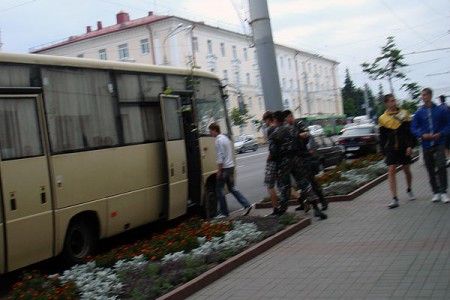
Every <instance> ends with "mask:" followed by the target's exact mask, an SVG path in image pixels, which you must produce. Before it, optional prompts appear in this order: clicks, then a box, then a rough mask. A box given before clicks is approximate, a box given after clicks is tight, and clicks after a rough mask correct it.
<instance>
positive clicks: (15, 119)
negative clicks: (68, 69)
mask: <svg viewBox="0 0 450 300" xmlns="http://www.w3.org/2000/svg"><path fill="white" fill-rule="evenodd" d="M0 146H1V157H2V160H7V159H14V158H22V157H31V156H39V155H43V150H42V143H41V139H40V136H39V122H38V117H37V108H36V101H35V100H34V99H30V98H6V99H5V98H1V99H0Z"/></svg>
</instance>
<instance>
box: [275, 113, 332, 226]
mask: <svg viewBox="0 0 450 300" xmlns="http://www.w3.org/2000/svg"><path fill="white" fill-rule="evenodd" d="M273 116H274V118H275V119H276V120H277V121H278V122H279V124H280V125H278V126H277V127H276V128H275V129H274V131H273V133H272V135H271V136H270V144H269V151H270V155H271V157H272V159H274V160H275V161H276V162H277V166H278V189H279V190H280V201H279V205H280V206H279V209H278V211H279V214H280V215H282V214H283V213H285V212H286V210H287V208H288V201H289V198H290V191H291V177H290V175H291V174H292V175H293V176H294V178H295V181H296V184H297V187H298V188H300V189H301V190H302V193H305V192H306V195H307V197H308V196H309V195H310V194H311V193H310V191H311V185H310V183H309V181H308V176H307V173H306V171H307V169H306V168H304V167H302V162H301V160H300V159H299V158H298V155H297V151H296V143H297V142H298V141H297V139H298V138H299V136H298V134H297V132H296V131H295V130H294V128H293V127H292V126H291V125H289V124H287V123H284V114H283V112H281V111H276V112H275V113H274V115H273ZM311 202H312V204H313V207H314V215H315V216H316V217H319V218H320V219H326V218H327V215H325V214H324V213H322V212H321V210H320V209H319V207H318V206H317V203H316V201H315V200H312V201H311Z"/></svg>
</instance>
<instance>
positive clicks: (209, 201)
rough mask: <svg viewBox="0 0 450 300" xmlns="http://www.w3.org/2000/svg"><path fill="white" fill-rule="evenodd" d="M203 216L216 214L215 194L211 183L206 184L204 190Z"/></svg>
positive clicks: (209, 216)
mask: <svg viewBox="0 0 450 300" xmlns="http://www.w3.org/2000/svg"><path fill="white" fill-rule="evenodd" d="M204 214H205V218H207V219H210V218H212V217H214V216H215V215H216V214H217V195H216V191H215V188H214V186H213V185H208V186H207V187H206V192H205V205H204Z"/></svg>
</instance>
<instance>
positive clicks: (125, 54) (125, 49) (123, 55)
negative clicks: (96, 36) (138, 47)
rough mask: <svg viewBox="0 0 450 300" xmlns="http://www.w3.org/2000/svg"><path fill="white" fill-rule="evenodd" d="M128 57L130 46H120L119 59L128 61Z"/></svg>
mask: <svg viewBox="0 0 450 300" xmlns="http://www.w3.org/2000/svg"><path fill="white" fill-rule="evenodd" d="M128 57H129V55H128V44H122V45H119V59H127V58H128Z"/></svg>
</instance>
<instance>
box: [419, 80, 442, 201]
mask: <svg viewBox="0 0 450 300" xmlns="http://www.w3.org/2000/svg"><path fill="white" fill-rule="evenodd" d="M421 95H422V100H423V104H424V105H423V106H422V107H421V108H419V109H418V110H417V111H416V113H415V114H414V118H413V120H412V123H411V131H412V133H413V134H414V135H415V136H417V137H418V138H421V139H422V149H423V159H424V161H425V166H426V168H427V171H428V177H429V179H430V185H431V189H432V190H433V198H431V201H432V202H439V201H441V202H442V203H449V202H450V201H449V198H448V196H447V169H446V161H445V138H446V136H447V135H448V134H449V133H450V113H449V112H448V111H447V110H446V109H443V108H442V107H439V106H437V105H436V104H434V103H433V102H432V101H431V99H432V96H433V92H432V91H431V89H430V88H424V89H423V90H422V94H421Z"/></svg>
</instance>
